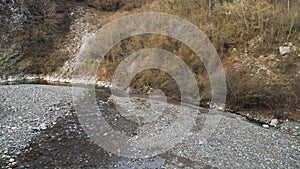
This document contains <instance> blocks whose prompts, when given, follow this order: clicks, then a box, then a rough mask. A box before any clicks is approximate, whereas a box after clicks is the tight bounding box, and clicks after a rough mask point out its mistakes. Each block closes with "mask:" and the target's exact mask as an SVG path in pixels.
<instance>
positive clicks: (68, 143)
mask: <svg viewBox="0 0 300 169" xmlns="http://www.w3.org/2000/svg"><path fill="white" fill-rule="evenodd" d="M71 91H72V90H71V87H63V86H49V85H11V86H0V129H1V132H0V143H1V145H0V153H1V154H0V168H9V167H10V168H55V167H58V168H300V141H299V136H297V134H294V133H295V132H298V133H299V126H300V125H299V123H292V125H291V126H289V125H288V124H282V125H281V126H279V127H278V128H267V129H266V128H263V127H260V126H258V125H256V124H252V123H249V122H247V121H245V120H244V119H243V118H242V117H240V116H238V115H233V114H229V113H222V112H219V113H218V116H219V117H220V122H219V123H218V125H217V127H216V129H215V130H214V131H213V132H212V135H211V137H209V138H208V139H207V142H203V139H202V135H201V134H200V133H201V130H202V127H203V124H204V120H203V113H199V114H197V117H196V119H197V120H196V124H195V126H194V127H193V128H192V130H191V131H190V133H189V135H188V136H187V137H186V138H185V139H184V140H183V142H182V143H179V144H177V145H176V146H175V147H174V148H172V149H171V150H169V151H167V152H165V153H163V154H161V155H158V156H156V157H153V158H149V159H130V158H124V157H118V156H116V155H113V154H111V153H109V152H107V151H105V150H104V149H102V148H101V147H99V146H97V145H96V144H95V143H94V142H93V141H92V140H91V139H90V138H89V136H88V135H87V134H86V133H85V132H84V130H83V128H82V127H81V125H80V123H79V122H78V118H77V115H76V112H74V108H72V95H71ZM101 92H102V93H101ZM101 92H100V95H105V97H106V96H108V95H109V94H108V92H107V91H101ZM101 99H102V98H101ZM134 101H136V102H139V101H141V100H140V99H133V102H134ZM124 103H126V102H124ZM99 104H100V105H102V106H104V107H106V109H103V111H106V113H104V114H105V115H106V116H107V117H106V119H107V120H113V119H115V118H116V117H120V114H119V113H118V112H116V111H115V110H114V109H112V107H113V106H112V105H110V104H113V103H108V102H105V101H99ZM128 106H130V105H128ZM139 111H140V110H139ZM206 116H207V117H209V116H210V115H208V114H206ZM132 123H133V122H132ZM132 123H128V121H126V120H124V119H123V122H122V123H121V124H117V123H116V124H115V123H114V122H112V123H110V124H112V125H120V126H122V125H123V127H124V124H125V125H128V126H129V128H130V126H132V128H136V125H133V124H132ZM282 126H289V128H292V131H293V134H289V133H288V132H284V131H283V130H281V129H280V128H281V127H282ZM116 128H118V126H116ZM121 128H122V127H121ZM125 128H126V127H125ZM149 128H151V127H149ZM152 128H153V127H152ZM143 130H145V128H144V129H143Z"/></svg>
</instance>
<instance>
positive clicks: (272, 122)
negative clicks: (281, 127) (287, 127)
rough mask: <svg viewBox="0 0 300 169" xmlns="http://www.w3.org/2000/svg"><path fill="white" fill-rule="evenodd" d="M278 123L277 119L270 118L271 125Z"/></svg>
mask: <svg viewBox="0 0 300 169" xmlns="http://www.w3.org/2000/svg"><path fill="white" fill-rule="evenodd" d="M277 124H278V120H277V119H272V120H271V122H270V125H271V126H276V125H277Z"/></svg>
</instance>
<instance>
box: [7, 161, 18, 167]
mask: <svg viewBox="0 0 300 169" xmlns="http://www.w3.org/2000/svg"><path fill="white" fill-rule="evenodd" d="M8 166H9V167H10V168H16V167H17V166H18V163H17V162H12V163H10V164H8Z"/></svg>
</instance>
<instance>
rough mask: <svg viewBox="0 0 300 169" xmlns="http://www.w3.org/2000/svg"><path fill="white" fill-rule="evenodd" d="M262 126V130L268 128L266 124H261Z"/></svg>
mask: <svg viewBox="0 0 300 169" xmlns="http://www.w3.org/2000/svg"><path fill="white" fill-rule="evenodd" d="M262 126H263V128H269V127H270V126H269V125H268V124H263V125H262Z"/></svg>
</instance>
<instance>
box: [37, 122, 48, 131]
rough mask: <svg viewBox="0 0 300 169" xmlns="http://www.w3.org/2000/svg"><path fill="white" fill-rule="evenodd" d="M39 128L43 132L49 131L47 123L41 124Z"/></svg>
mask: <svg viewBox="0 0 300 169" xmlns="http://www.w3.org/2000/svg"><path fill="white" fill-rule="evenodd" d="M39 128H40V129H41V130H46V129H47V124H46V123H41V124H40V126H39Z"/></svg>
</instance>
